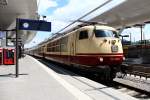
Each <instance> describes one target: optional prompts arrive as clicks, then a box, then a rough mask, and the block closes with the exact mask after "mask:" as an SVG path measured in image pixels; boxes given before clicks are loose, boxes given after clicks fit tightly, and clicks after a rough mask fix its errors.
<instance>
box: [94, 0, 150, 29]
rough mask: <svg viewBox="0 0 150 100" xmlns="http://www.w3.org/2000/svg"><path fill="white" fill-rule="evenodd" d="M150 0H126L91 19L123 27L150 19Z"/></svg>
mask: <svg viewBox="0 0 150 100" xmlns="http://www.w3.org/2000/svg"><path fill="white" fill-rule="evenodd" d="M149 6H150V0H126V1H125V2H123V3H122V4H120V5H118V6H116V7H114V8H112V9H111V10H109V11H107V12H104V13H103V14H100V15H98V16H96V17H95V18H92V19H91V21H99V22H105V23H107V24H108V25H110V26H112V27H115V28H121V27H122V26H132V25H135V24H142V23H144V22H147V21H150V7H149Z"/></svg>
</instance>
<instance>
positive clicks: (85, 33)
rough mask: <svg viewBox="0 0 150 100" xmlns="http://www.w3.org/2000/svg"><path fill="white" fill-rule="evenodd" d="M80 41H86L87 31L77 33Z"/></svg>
mask: <svg viewBox="0 0 150 100" xmlns="http://www.w3.org/2000/svg"><path fill="white" fill-rule="evenodd" d="M81 39H88V31H87V30H84V31H81V32H80V33H79V40H81Z"/></svg>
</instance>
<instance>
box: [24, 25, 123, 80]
mask: <svg viewBox="0 0 150 100" xmlns="http://www.w3.org/2000/svg"><path fill="white" fill-rule="evenodd" d="M26 53H28V54H30V55H33V56H38V57H42V58H45V59H48V60H52V61H55V62H58V63H62V64H66V65H69V66H70V67H76V68H80V69H83V70H87V71H90V72H94V73H96V74H97V75H99V76H100V78H101V79H103V80H106V81H107V80H112V79H113V78H114V77H115V76H116V73H117V71H118V70H119V69H120V65H121V64H122V62H123V59H124V56H123V49H122V43H121V40H120V39H119V34H118V32H117V30H116V29H114V28H112V27H109V26H106V25H98V24H95V25H83V26H81V25H80V27H78V28H74V29H72V30H71V31H69V32H67V33H66V34H64V35H59V36H57V37H56V38H52V39H49V40H47V41H45V42H43V43H41V44H39V45H38V46H36V47H34V48H30V49H28V50H26Z"/></svg>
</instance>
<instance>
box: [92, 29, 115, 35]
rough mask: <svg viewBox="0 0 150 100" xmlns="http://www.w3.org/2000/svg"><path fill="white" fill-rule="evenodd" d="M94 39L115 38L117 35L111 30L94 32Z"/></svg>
mask: <svg viewBox="0 0 150 100" xmlns="http://www.w3.org/2000/svg"><path fill="white" fill-rule="evenodd" d="M94 33H95V37H117V33H116V32H114V31H111V30H95V31H94Z"/></svg>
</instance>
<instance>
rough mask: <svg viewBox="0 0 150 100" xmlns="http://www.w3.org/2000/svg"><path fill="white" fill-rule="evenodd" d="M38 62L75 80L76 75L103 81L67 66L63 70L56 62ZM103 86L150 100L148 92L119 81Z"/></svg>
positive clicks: (141, 99) (140, 98)
mask: <svg viewBox="0 0 150 100" xmlns="http://www.w3.org/2000/svg"><path fill="white" fill-rule="evenodd" d="M38 60H39V61H40V62H42V63H43V64H45V65H47V66H52V67H51V68H52V69H53V70H55V71H57V72H59V73H62V72H61V70H63V71H64V72H65V73H69V75H71V76H72V77H73V78H75V77H74V75H75V76H76V75H80V76H83V77H87V78H89V79H91V80H94V81H96V82H99V83H101V81H100V80H99V79H98V78H97V77H96V75H93V76H91V75H90V76H89V75H88V74H87V73H84V72H80V71H79V70H76V69H70V68H69V67H66V66H65V65H63V68H62V67H59V64H56V63H54V62H50V61H47V60H41V59H38ZM61 66H62V65H61ZM75 79H76V80H78V81H80V82H82V83H83V84H86V85H88V86H90V87H91V88H94V87H92V86H91V85H90V84H88V83H85V82H84V81H82V80H80V79H78V78H75ZM101 84H104V85H106V86H109V87H112V88H114V89H116V90H118V91H120V92H123V93H125V94H127V95H130V96H132V97H135V98H137V99H139V100H150V95H149V94H148V93H147V92H145V91H140V89H136V88H135V87H131V86H129V85H128V84H122V83H120V82H117V81H114V82H113V83H112V84H109V85H108V84H105V83H101Z"/></svg>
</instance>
